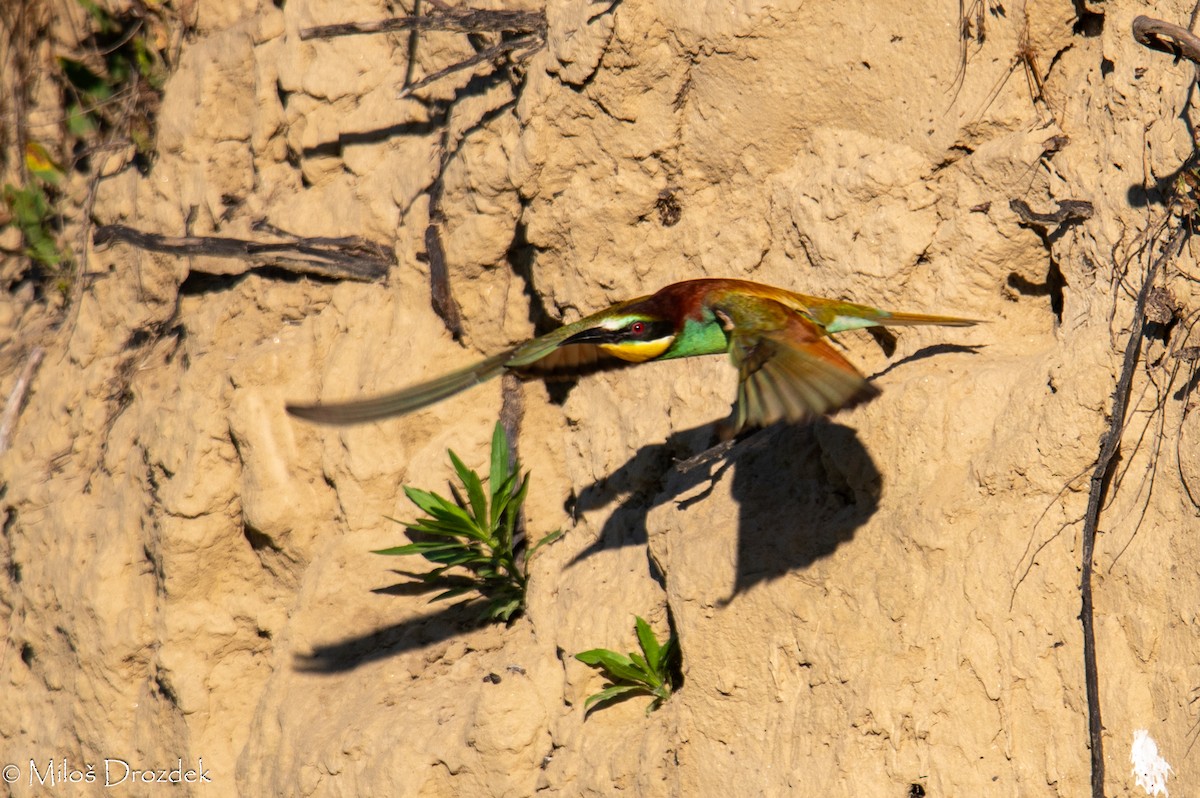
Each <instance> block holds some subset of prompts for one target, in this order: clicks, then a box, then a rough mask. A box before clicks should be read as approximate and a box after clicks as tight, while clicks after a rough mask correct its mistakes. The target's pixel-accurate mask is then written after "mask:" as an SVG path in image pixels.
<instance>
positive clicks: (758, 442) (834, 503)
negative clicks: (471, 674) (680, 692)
mask: <svg viewBox="0 0 1200 798" xmlns="http://www.w3.org/2000/svg"><path fill="white" fill-rule="evenodd" d="M714 432H715V428H714V427H713V426H712V425H704V426H701V427H696V428H693V429H690V430H685V431H682V432H678V433H675V434H674V435H672V436H671V437H670V438H668V439H667V440H666V441H665V442H663V443H659V444H652V445H649V446H643V447H642V448H641V449H639V450H638V451H637V453H636V454H634V455H633V457H631V458H630V459H629V460H628V461H626V463H625V464H624V465H622V466H621V467H620V468H618V469H616V470H615V471H614V472H612V473H611V474H610V475H608V476H607V477H605V478H603V479H601V480H597V481H596V482H594V483H592V484H591V485H588V486H587V487H585V488H584V489H583V490H582V491H581V492H580V493H579V494H578V496H577V497H576V498H575V499H574V500H573V502H572V504H573V505H574V507H573V509H574V511H575V512H585V511H590V510H597V509H600V508H603V507H605V506H608V505H610V504H613V503H614V502H616V503H618V506H617V508H616V509H615V510H614V511H613V512H612V514H611V515H610V516H609V518H608V520H607V521H606V522H605V524H604V527H603V529H602V530H601V534H600V536H599V537H598V538H597V539H596V540H595V541H594V542H593V543H592V544H591V545H589V546H588V547H587V548H585V549H584V550H583V551H582V552H580V553H579V554H578V555H576V557H575V558H574V559H572V560H571V561H570V563H568V565H567V567H568V568H569V567H571V566H572V565H574V564H576V563H578V562H580V561H582V560H584V559H586V558H588V557H591V556H593V555H595V554H597V553H599V552H601V551H604V550H606V549H612V548H617V547H621V546H634V545H646V543H647V542H648V541H649V537H650V530H649V528H648V525H647V522H648V518H649V516H650V513H651V512H652V511H653V510H654V509H655V508H657V507H660V506H662V505H664V504H668V503H673V504H674V505H675V506H676V508H677V511H678V513H679V516H678V518H679V523H680V524H682V525H683V526H684V527H685V529H687V525H688V515H689V512H690V511H691V508H692V507H693V506H694V505H696V504H698V503H700V502H702V501H704V499H705V498H706V497H708V496H709V494H711V493H712V491H713V490H714V489H715V488H716V486H717V485H718V484H719V483H720V481H721V480H725V479H731V480H732V484H731V486H730V493H731V495H732V497H733V499H734V501H736V502H737V504H738V520H737V530H736V534H737V562H736V573H735V577H734V582H733V584H734V588H733V592H732V594H731V595H730V596H729V597H728V598H729V600H732V599H733V598H735V597H736V596H737V594H738V593H740V592H741V591H743V590H746V589H747V588H749V587H752V586H753V585H755V584H758V583H759V582H763V581H768V580H771V579H775V578H777V577H780V576H783V575H784V574H787V573H789V572H791V571H795V570H802V569H804V568H806V567H808V566H809V565H811V564H812V563H813V562H815V561H816V560H818V559H820V558H822V557H827V556H829V555H831V554H833V553H834V551H835V550H836V549H837V548H838V546H840V545H841V544H843V543H845V542H846V541H848V540H850V539H851V538H853V537H854V533H855V531H856V530H857V529H858V528H859V527H860V526H862V525H863V524H864V523H865V522H866V521H867V519H869V518H870V517H871V516H872V515H873V514H874V513H875V511H876V509H877V508H878V506H879V497H880V493H881V489H882V477H881V476H880V473H879V470H878V469H877V468H876V467H875V463H874V461H873V460H872V458H871V455H870V454H869V453H868V452H867V450H866V448H865V447H863V445H862V443H861V442H860V441H859V439H858V434H857V433H856V432H855V431H854V430H853V429H851V428H849V427H845V426H842V425H841V424H834V423H830V422H828V421H817V422H815V423H813V424H810V425H801V426H789V425H777V426H774V427H770V428H768V429H765V430H761V431H759V432H756V433H754V434H752V435H750V436H748V437H746V438H744V439H742V440H739V441H738V442H736V443H734V444H733V445H732V446H731V447H730V448H729V449H728V450H727V451H723V452H722V451H720V450H714V451H713V452H710V453H709V454H708V455H703V454H702V455H700V456H694V457H688V455H689V454H690V453H691V452H695V451H696V450H697V449H703V448H704V444H705V442H707V441H711V440H712V439H713V438H714ZM706 456H707V457H708V459H707V460H706V459H705V457H706ZM697 489H699V490H697ZM721 533H722V531H721V530H715V529H710V528H707V527H698V528H696V529H687V532H686V534H697V535H701V534H721ZM647 567H648V568H650V570H651V573H652V575H653V576H654V577H655V578H656V579H659V580H660V581H662V580H663V579H664V575H663V574H662V573H661V572H658V570H657V567H656V565H655V563H654V561H653V559H652V558H651V557H650V556H647ZM374 592H377V593H387V594H396V593H404V594H406V595H408V594H411V595H414V596H415V595H419V594H420V593H422V592H428V589H427V587H425V586H420V585H412V586H411V588H410V589H409V590H407V591H405V590H404V588H403V586H394V587H391V588H381V589H378V590H376V591H374ZM476 617H477V610H474V609H470V608H466V607H459V606H450V607H444V608H441V609H439V610H438V611H436V612H433V613H430V614H428V615H424V616H421V617H419V618H412V619H409V620H406V621H402V622H400V623H397V624H393V625H391V626H387V627H384V628H381V629H377V630H375V631H374V632H371V633H369V634H365V635H358V636H354V637H350V638H345V639H342V640H339V641H337V642H333V643H329V644H326V645H321V646H317V647H315V648H314V649H313V651H312V653H310V654H307V655H298V656H297V657H296V658H295V662H294V667H295V668H296V669H297V670H300V671H307V672H312V673H328V674H332V673H341V672H346V671H350V670H353V669H355V668H357V667H359V666H361V665H365V664H367V663H370V662H374V661H377V660H380V659H385V658H387V657H390V656H394V655H396V654H400V653H403V652H405V651H412V650H416V649H420V648H424V647H426V646H429V645H433V644H435V643H438V642H441V641H443V640H447V639H450V638H453V637H457V636H459V635H461V634H465V633H467V632H469V631H470V629H472V628H473V627H474V626H475V618H476Z"/></svg>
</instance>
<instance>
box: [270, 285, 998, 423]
mask: <svg viewBox="0 0 1200 798" xmlns="http://www.w3.org/2000/svg"><path fill="white" fill-rule="evenodd" d="M975 323H976V322H975V321H973V320H971V319H960V318H954V317H951V316H927V315H921V314H916V313H890V312H888V311H886V310H878V309H876V308H872V307H868V306H866V305H856V304H854V303H852V302H840V301H837V300H832V299H821V298H820V297H814V296H804V295H803V294H796V293H792V292H791V291H785V290H783V289H782V288H773V287H772V286H769V285H762V284H759V283H752V282H748V281H746V280H729V279H704V280H687V281H685V282H682V283H675V284H674V285H668V286H667V287H666V288H663V289H662V290H660V291H659V292H658V293H656V294H652V295H650V296H645V297H641V298H639V299H631V300H629V301H628V302H622V303H620V304H618V305H614V306H613V307H611V308H609V309H608V310H602V311H600V312H599V313H595V314H592V315H591V316H588V317H587V318H585V319H580V320H579V321H577V322H574V323H573V324H568V325H566V326H565V327H561V328H559V329H557V330H555V331H554V332H552V333H547V334H546V335H543V336H541V337H539V338H534V339H533V340H531V341H528V342H526V343H524V344H521V345H520V346H518V347H516V348H514V349H510V350H508V351H507V352H501V353H500V354H498V355H493V356H492V357H490V358H488V359H487V360H484V361H483V362H481V363H477V364H475V365H473V366H470V367H468V368H465V369H462V370H461V371H455V372H452V373H450V374H447V375H445V376H444V377H439V378H437V379H435V380H431V381H430V382H426V383H422V384H420V385H414V386H413V387H411V388H406V389H404V390H402V391H399V392H397V393H390V394H385V395H383V396H379V397H375V398H372V399H363V400H358V401H352V402H345V403H339V404H328V405H288V407H287V410H288V412H289V413H291V414H292V415H294V416H298V417H300V418H303V419H307V420H309V421H316V422H321V423H325V424H355V423H359V422H364V421H374V420H376V419H380V418H386V417H388V416H395V415H401V414H403V413H411V412H412V411H414V410H417V409H419V408H422V407H425V406H426V405H431V404H433V403H434V402H439V401H441V400H442V399H445V398H446V397H448V396H452V395H454V394H456V393H458V392H459V391H463V390H466V389H467V388H470V387H471V386H473V385H478V384H479V383H481V382H484V381H485V380H490V379H492V378H493V377H495V376H497V375H499V374H501V373H502V372H505V371H512V372H515V373H516V374H518V375H519V376H522V377H537V376H542V377H546V376H554V375H575V374H582V373H586V372H591V371H597V370H602V369H605V368H610V367H613V366H617V365H625V364H628V363H643V362H645V361H648V360H670V359H672V358H679V357H693V356H695V355H715V354H719V353H722V352H728V353H729V356H730V358H731V359H732V361H733V365H734V367H735V368H737V370H738V395H737V404H736V406H735V409H734V416H733V418H732V419H731V421H732V422H733V423H732V430H733V431H734V432H738V431H741V430H742V429H743V428H745V427H763V426H766V425H768V424H772V423H774V422H776V421H789V422H797V421H802V420H805V419H810V418H813V417H815V416H819V415H823V414H825V413H832V412H833V411H835V410H838V409H839V408H842V407H848V406H850V405H853V404H856V403H858V402H862V401H865V400H867V399H870V398H872V397H874V396H875V395H877V394H878V393H879V391H878V389H876V388H875V387H874V386H872V385H871V384H870V383H868V382H867V380H866V378H865V377H864V376H863V375H862V374H861V373H860V372H859V371H858V369H856V368H855V367H854V366H852V365H851V364H850V361H848V360H846V358H845V357H843V356H842V355H841V353H840V352H838V351H837V350H836V349H834V348H833V346H832V345H831V344H830V343H829V342H828V341H826V340H825V338H826V336H828V335H831V334H833V333H839V332H843V331H845V330H856V329H861V328H864V327H876V326H890V325H904V324H940V325H946V326H951V327H965V326H968V325H972V324H975Z"/></svg>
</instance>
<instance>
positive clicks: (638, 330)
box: [629, 321, 646, 335]
mask: <svg viewBox="0 0 1200 798" xmlns="http://www.w3.org/2000/svg"><path fill="white" fill-rule="evenodd" d="M645 331H646V325H645V324H644V323H642V322H640V321H635V322H634V323H633V324H630V325H629V332H630V334H632V335H641V334H642V333H644V332H645Z"/></svg>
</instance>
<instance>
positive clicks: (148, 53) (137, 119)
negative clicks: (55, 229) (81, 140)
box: [58, 0, 167, 156]
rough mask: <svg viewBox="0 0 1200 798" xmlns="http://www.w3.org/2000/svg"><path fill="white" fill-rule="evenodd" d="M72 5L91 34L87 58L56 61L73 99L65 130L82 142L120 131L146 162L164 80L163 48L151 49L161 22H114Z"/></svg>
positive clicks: (144, 16)
mask: <svg viewBox="0 0 1200 798" xmlns="http://www.w3.org/2000/svg"><path fill="white" fill-rule="evenodd" d="M77 2H78V3H79V5H80V6H81V7H82V8H83V9H84V10H85V11H87V13H88V15H89V16H90V17H91V18H92V30H93V33H92V36H91V49H90V51H89V52H87V53H82V54H80V57H78V58H70V57H66V56H60V57H59V59H58V66H59V69H60V70H61V72H62V75H63V77H64V78H66V83H67V86H68V87H69V89H70V93H71V95H72V98H73V99H72V100H71V101H70V103H69V107H68V108H67V129H68V130H70V132H71V133H73V134H74V135H76V136H81V137H87V136H89V135H90V134H92V133H94V132H96V131H97V130H108V129H110V128H114V127H121V128H122V130H123V133H124V134H125V135H128V136H129V138H130V140H131V141H132V142H133V144H134V145H135V146H136V148H137V151H138V153H139V154H140V155H142V156H148V155H149V154H150V153H151V151H152V150H153V146H154V121H153V117H154V115H155V114H156V113H157V109H158V102H159V96H160V95H161V93H162V88H163V85H164V84H165V83H166V78H167V69H166V64H165V60H164V57H163V55H162V54H161V53H160V52H159V47H161V46H165V42H164V44H163V45H156V44H155V43H154V39H164V37H165V34H164V33H163V21H162V19H161V18H160V17H159V16H158V15H157V14H155V13H130V14H125V15H123V16H114V15H113V14H111V13H109V12H108V11H107V10H105V9H104V8H102V7H101V6H100V5H99V4H98V3H96V2H93V0H77ZM118 99H120V100H121V101H120V102H117V100H118ZM127 99H131V100H132V101H126V100H127Z"/></svg>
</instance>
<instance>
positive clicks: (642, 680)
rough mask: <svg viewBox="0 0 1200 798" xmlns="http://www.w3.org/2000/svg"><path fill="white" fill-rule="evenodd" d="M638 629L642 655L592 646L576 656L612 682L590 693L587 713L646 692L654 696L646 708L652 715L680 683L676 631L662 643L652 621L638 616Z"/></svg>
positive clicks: (586, 705)
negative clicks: (597, 669) (602, 705)
mask: <svg viewBox="0 0 1200 798" xmlns="http://www.w3.org/2000/svg"><path fill="white" fill-rule="evenodd" d="M635 617H636V616H635ZM636 629H637V639H638V646H639V647H640V648H641V649H642V653H641V654H637V653H634V652H630V653H629V654H628V655H625V654H618V653H617V652H615V651H612V650H610V649H607V648H593V649H591V650H589V651H583V652H581V653H579V654H576V655H575V659H577V660H579V661H580V662H582V663H584V664H585V665H591V666H592V667H594V668H599V669H600V670H602V671H603V672H604V677H605V678H606V679H608V681H609V684H608V686H607V687H605V688H604V689H603V690H601V691H600V692H598V693H596V694H595V695H591V696H588V699H587V701H585V702H584V704H583V707H584V710H585V712H590V711H591V710H592V709H593V708H594V705H598V704H602V703H604V702H606V701H611V700H613V699H616V698H620V697H621V696H625V695H631V694H637V693H644V694H646V695H650V696H653V697H654V700H653V701H651V702H650V705H649V706H648V707H646V714H647V715H649V714H650V713H651V712H653V711H654V710H656V709H658V708H659V707H660V706H662V703H663V702H664V701H666V700H667V699H668V698H670V696H671V691H672V690H673V689H675V688H676V687H677V686H678V685H677V679H676V673H677V669H678V667H679V662H678V660H679V640H678V638H676V636H675V634H674V632H672V633H671V635H670V637H668V638H667V642H666V643H662V644H661V645H660V644H659V642H658V638H657V637H656V636H655V634H654V631H653V630H652V629H651V628H650V624H648V623H646V621H645V620H643V619H642V618H640V617H636Z"/></svg>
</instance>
